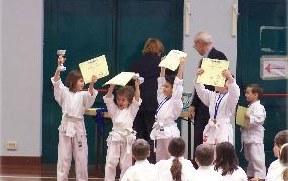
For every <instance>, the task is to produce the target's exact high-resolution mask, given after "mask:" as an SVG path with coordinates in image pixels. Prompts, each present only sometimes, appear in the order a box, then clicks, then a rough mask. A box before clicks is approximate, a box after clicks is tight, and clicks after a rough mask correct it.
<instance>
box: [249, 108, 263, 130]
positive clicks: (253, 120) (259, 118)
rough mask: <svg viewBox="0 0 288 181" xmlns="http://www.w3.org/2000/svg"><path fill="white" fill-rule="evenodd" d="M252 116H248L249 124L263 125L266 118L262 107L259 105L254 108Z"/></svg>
mask: <svg viewBox="0 0 288 181" xmlns="http://www.w3.org/2000/svg"><path fill="white" fill-rule="evenodd" d="M256 108H257V109H255V110H254V111H253V113H252V114H250V117H249V118H250V124H253V125H263V124H264V121H265V118H266V111H265V108H264V106H262V105H259V106H257V107H256Z"/></svg>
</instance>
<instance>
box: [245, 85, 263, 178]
mask: <svg viewBox="0 0 288 181" xmlns="http://www.w3.org/2000/svg"><path fill="white" fill-rule="evenodd" d="M262 92H263V90H262V88H261V87H260V86H259V85H258V84H250V85H248V86H247V88H246V93H245V97H246V100H247V101H248V102H249V103H250V104H249V106H248V109H247V112H246V114H245V118H246V121H247V122H248V126H246V127H242V129H241V132H242V134H241V136H242V141H243V146H244V155H245V158H246V160H247V161H248V167H247V175H248V177H252V178H255V179H263V180H264V179H265V176H266V167H265V152H264V144H263V140H264V127H263V124H264V120H265V118H266V111H265V108H264V106H263V105H262V104H261V103H260V100H259V99H260V97H261V96H262Z"/></svg>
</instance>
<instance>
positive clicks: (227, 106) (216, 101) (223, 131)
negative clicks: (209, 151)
mask: <svg viewBox="0 0 288 181" xmlns="http://www.w3.org/2000/svg"><path fill="white" fill-rule="evenodd" d="M226 85H227V87H228V92H227V93H226V94H221V93H216V92H213V91H210V90H208V89H205V86H204V85H202V84H197V83H196V84H195V89H196V91H197V95H198V97H199V98H200V99H201V101H202V102H203V103H204V104H205V105H206V106H208V107H209V114H210V119H209V122H208V124H207V125H206V126H205V129H204V131H203V142H204V143H208V144H217V143H221V142H225V141H228V142H230V143H232V144H233V141H234V140H233V129H232V125H231V123H230V117H231V116H234V114H235V108H236V105H237V103H238V100H239V96H240V89H239V86H238V85H237V84H236V81H235V79H234V80H233V82H232V83H228V82H227V84H226ZM217 107H218V109H217V111H215V110H216V108H217ZM215 112H217V114H216V118H215V119H216V124H215V123H214V122H213V120H214V117H215Z"/></svg>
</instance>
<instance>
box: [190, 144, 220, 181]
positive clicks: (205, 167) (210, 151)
mask: <svg viewBox="0 0 288 181" xmlns="http://www.w3.org/2000/svg"><path fill="white" fill-rule="evenodd" d="M214 152H215V150H214V146H213V145H211V144H207V143H203V144H201V145H198V146H197V148H196V151H195V156H196V157H195V161H196V163H197V164H198V166H199V168H198V169H197V170H196V171H195V172H193V174H192V176H191V177H190V179H188V180H187V181H204V180H205V181H222V179H223V177H222V176H221V174H220V173H218V172H217V171H216V170H215V169H214V165H213V161H214Z"/></svg>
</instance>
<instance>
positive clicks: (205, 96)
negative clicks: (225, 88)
mask: <svg viewBox="0 0 288 181" xmlns="http://www.w3.org/2000/svg"><path fill="white" fill-rule="evenodd" d="M194 87H195V89H196V92H197V95H198V97H199V99H200V100H201V101H202V102H203V103H204V104H205V105H206V106H208V107H209V103H210V95H212V94H213V92H212V91H210V90H208V89H205V86H204V85H203V84H197V83H195V85H194Z"/></svg>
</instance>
